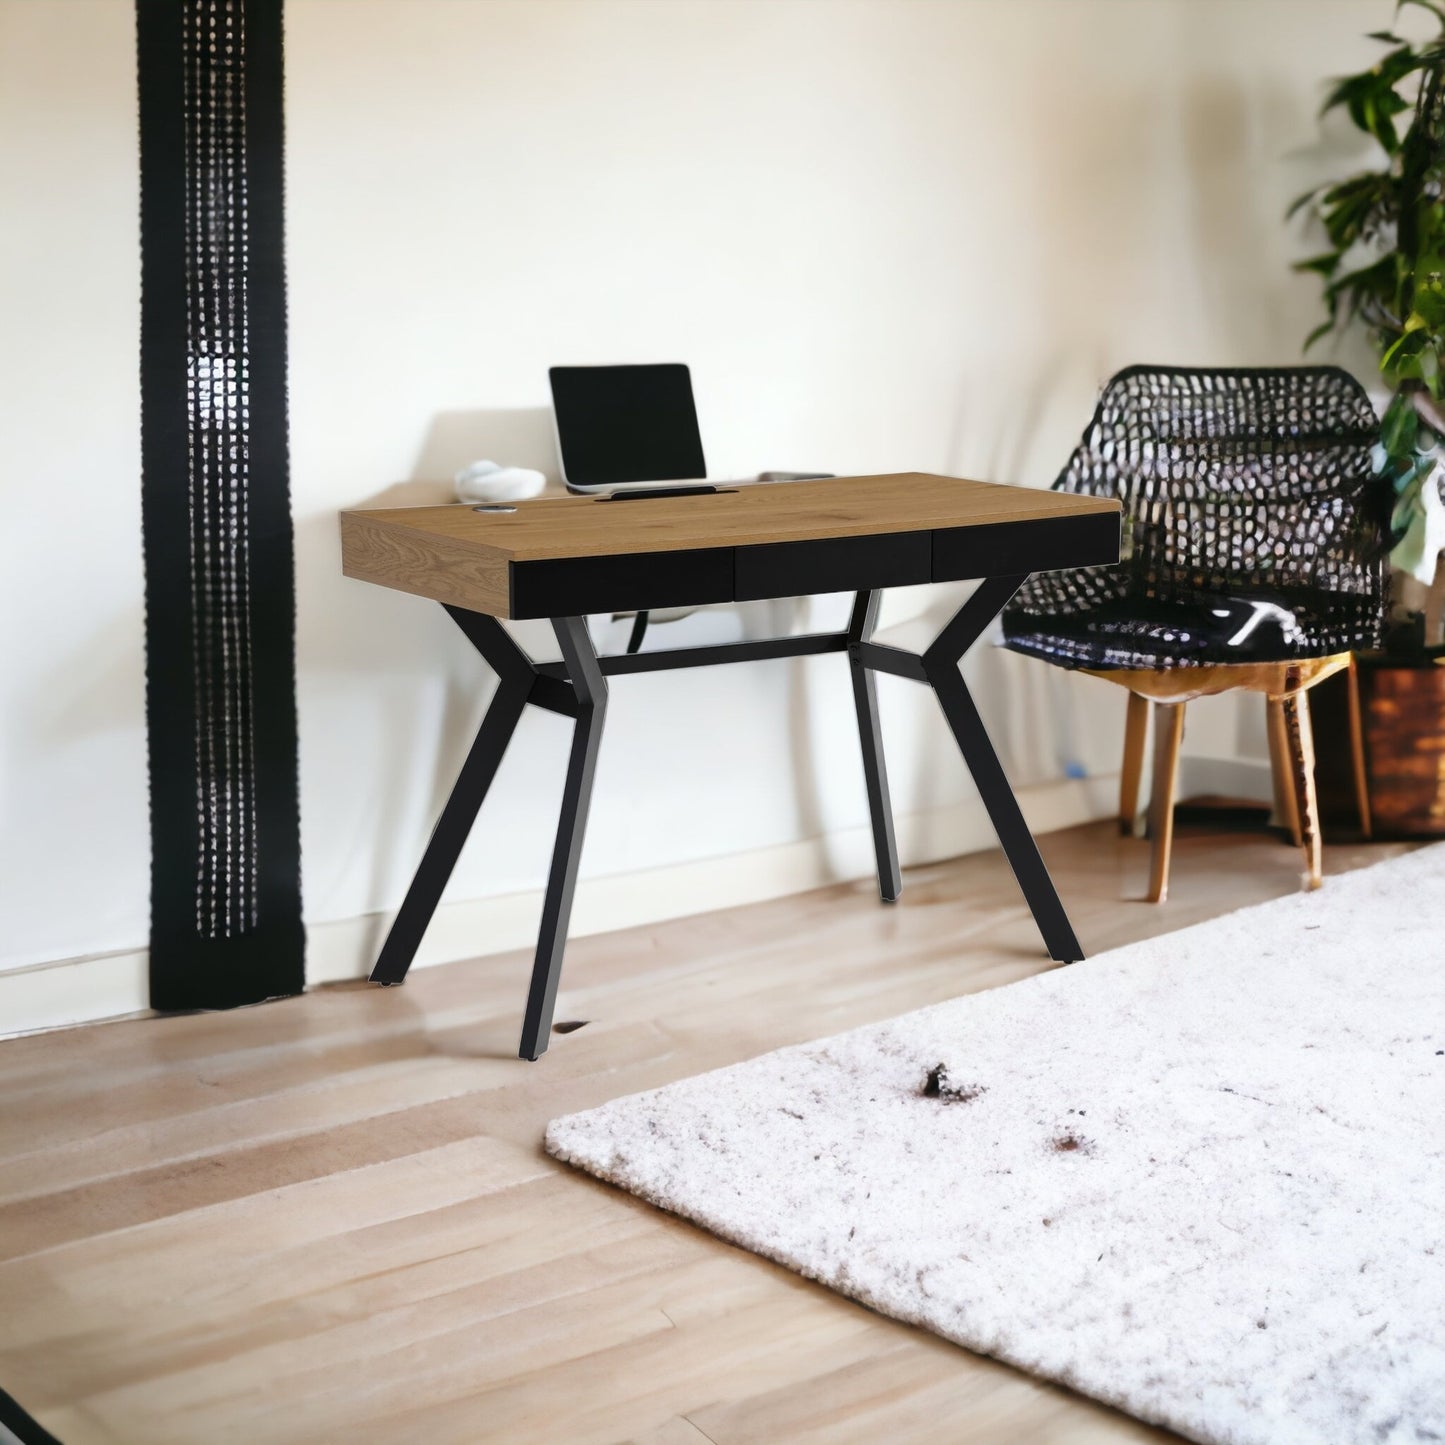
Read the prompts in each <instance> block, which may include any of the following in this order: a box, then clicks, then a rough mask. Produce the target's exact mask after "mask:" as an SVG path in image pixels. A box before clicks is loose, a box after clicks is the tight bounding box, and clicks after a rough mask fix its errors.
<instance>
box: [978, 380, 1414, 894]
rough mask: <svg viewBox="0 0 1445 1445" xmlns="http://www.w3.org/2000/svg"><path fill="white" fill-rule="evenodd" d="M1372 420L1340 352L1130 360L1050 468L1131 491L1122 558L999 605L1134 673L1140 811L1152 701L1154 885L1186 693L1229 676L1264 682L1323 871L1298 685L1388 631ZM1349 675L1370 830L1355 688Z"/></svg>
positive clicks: (1166, 833) (1301, 837)
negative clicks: (1314, 358) (1276, 364)
mask: <svg viewBox="0 0 1445 1445" xmlns="http://www.w3.org/2000/svg"><path fill="white" fill-rule="evenodd" d="M1378 438H1379V423H1378V421H1377V420H1376V418H1375V413H1374V408H1373V407H1372V406H1371V405H1370V401H1369V398H1368V397H1367V396H1366V395H1365V393H1364V390H1363V389H1362V388H1361V386H1360V384H1359V383H1358V382H1357V381H1355V380H1354V378H1353V377H1351V376H1350V375H1349V374H1348V373H1346V372H1344V371H1341V370H1340V369H1339V368H1338V367H1333V366H1318V367H1281V368H1276V369H1268V370H1244V369H1230V370H1204V369H1197V368H1189V367H1157V366H1131V367H1129V368H1128V369H1127V370H1124V371H1121V372H1119V374H1118V375H1117V376H1115V377H1114V378H1113V379H1112V380H1111V381H1110V382H1109V384H1108V386H1107V387H1106V388H1105V389H1104V393H1103V396H1102V397H1101V398H1100V400H1099V406H1098V409H1097V410H1096V411H1095V413H1094V419H1093V421H1091V422H1090V423H1089V427H1088V430H1087V431H1086V432H1085V433H1084V437H1083V440H1082V441H1081V442H1080V444H1079V447H1078V449H1077V450H1076V451H1075V452H1074V455H1073V457H1072V458H1071V459H1070V461H1069V464H1068V466H1067V467H1066V468H1065V469H1064V472H1063V475H1062V476H1061V477H1060V478H1059V479H1058V481H1057V482H1056V483H1055V484H1054V486H1055V490H1058V491H1065V492H1082V493H1087V494H1090V495H1094V496H1107V497H1117V498H1118V499H1119V500H1120V501H1121V502H1122V503H1123V507H1124V517H1123V552H1122V558H1121V560H1120V562H1119V564H1118V565H1117V566H1116V567H1090V568H1084V569H1081V570H1076V571H1073V572H1045V573H1040V574H1039V575H1037V576H1035V577H1033V578H1031V579H1030V580H1029V581H1028V582H1027V583H1025V585H1024V586H1023V588H1022V589H1021V590H1020V592H1019V594H1018V596H1017V597H1016V598H1015V599H1014V601H1013V602H1012V603H1011V604H1010V606H1009V608H1008V609H1007V610H1006V611H1005V613H1004V615H1003V628H1004V639H1005V642H1006V645H1007V646H1009V647H1011V648H1013V649H1014V650H1015V651H1017V652H1023V653H1027V654H1029V655H1030V656H1033V657H1041V658H1043V659H1045V660H1046V661H1048V662H1053V663H1057V664H1058V665H1059V666H1061V667H1068V668H1077V669H1081V670H1083V671H1087V672H1091V673H1094V674H1095V675H1097V676H1101V677H1105V678H1107V679H1108V680H1110V681H1112V682H1118V683H1121V684H1122V685H1123V686H1124V687H1126V688H1128V690H1129V712H1128V724H1127V728H1126V734H1125V747H1124V766H1123V770H1122V778H1121V784H1120V799H1119V813H1120V822H1121V825H1122V826H1124V827H1125V828H1128V829H1132V827H1133V824H1134V815H1135V811H1136V808H1137V804H1138V797H1139V775H1140V772H1141V770H1142V766H1143V756H1144V741H1145V732H1146V730H1147V726H1148V718H1149V704H1150V700H1152V701H1153V704H1154V707H1153V711H1154V719H1155V744H1154V787H1153V794H1152V798H1151V804H1150V832H1151V835H1152V837H1153V860H1152V867H1151V878H1150V887H1149V897H1150V898H1151V899H1152V900H1154V901H1156V902H1157V901H1159V900H1161V899H1163V898H1164V896H1165V895H1166V893H1167V890H1168V878H1169V851H1170V844H1171V841H1172V834H1173V821H1172V817H1173V799H1174V777H1175V773H1176V771H1177V767H1178V757H1179V744H1180V741H1181V739H1182V737H1183V726H1184V705H1185V703H1186V702H1188V701H1189V700H1190V699H1191V698H1195V697H1201V696H1204V695H1206V694H1209V693H1216V692H1223V691H1227V690H1229V689H1231V688H1235V687H1247V688H1252V689H1254V690H1256V691H1260V692H1263V693H1264V694H1265V696H1266V698H1267V700H1268V717H1269V724H1270V744H1271V754H1272V757H1273V759H1274V762H1275V785H1276V795H1277V799H1278V801H1279V802H1280V803H1281V805H1282V809H1283V811H1284V813H1285V816H1286V819H1287V820H1288V821H1289V823H1290V825H1291V830H1292V832H1293V833H1294V836H1295V839H1296V842H1297V843H1299V844H1300V845H1302V846H1303V847H1304V848H1305V850H1306V858H1307V863H1308V867H1309V876H1310V881H1311V884H1312V885H1318V882H1319V878H1320V850H1319V827H1318V818H1317V808H1316V803H1315V792H1314V777H1313V743H1312V740H1311V736H1310V728H1309V710H1308V704H1307V702H1306V701H1305V699H1304V694H1305V692H1306V690H1307V689H1308V688H1310V687H1312V686H1313V685H1314V684H1315V683H1317V682H1319V681H1320V680H1321V679H1322V678H1324V677H1326V676H1328V675H1329V674H1331V673H1333V672H1337V671H1339V670H1341V669H1342V668H1348V667H1351V666H1352V665H1353V664H1352V653H1353V651H1354V650H1355V649H1362V648H1369V647H1374V646H1376V645H1377V644H1378V642H1379V639H1380V631H1381V626H1382V623H1383V617H1384V605H1385V604H1384V550H1385V549H1384V546H1383V540H1384V535H1385V529H1386V528H1387V525H1388V508H1389V496H1388V484H1386V483H1383V482H1381V480H1380V479H1379V478H1377V477H1376V476H1375V474H1374V469H1373V466H1372V464H1371V457H1370V449H1371V447H1372V446H1373V445H1374V443H1375V442H1376V441H1377V440H1378ZM1350 694H1351V702H1352V706H1351V734H1352V743H1353V751H1354V761H1355V791H1356V797H1357V799H1358V803H1359V808H1360V817H1361V824H1362V826H1363V828H1364V830H1365V833H1366V835H1367V836H1368V833H1369V812H1368V802H1367V799H1366V795H1365V789H1364V762H1363V749H1362V744H1361V741H1360V728H1359V717H1358V707H1357V704H1356V702H1355V698H1356V693H1355V690H1354V689H1353V687H1352V688H1351V689H1350ZM1286 760H1287V761H1288V763H1289V765H1290V766H1289V767H1288V768H1286V766H1285V764H1286Z"/></svg>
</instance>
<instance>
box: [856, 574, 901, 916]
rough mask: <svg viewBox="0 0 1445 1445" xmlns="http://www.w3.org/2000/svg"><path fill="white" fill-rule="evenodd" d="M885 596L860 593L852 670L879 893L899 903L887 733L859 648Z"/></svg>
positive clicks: (870, 631)
mask: <svg viewBox="0 0 1445 1445" xmlns="http://www.w3.org/2000/svg"><path fill="white" fill-rule="evenodd" d="M882 597H883V594H882V593H881V592H860V593H859V594H858V597H857V600H856V601H855V602H854V604H853V617H852V620H851V621H850V622H849V624H848V666H849V669H850V671H851V672H852V674H853V704H854V706H855V707H856V708H857V709H858V741H859V743H860V744H861V745H862V749H863V778H864V781H865V782H866V783H867V785H868V816H869V818H870V819H871V821H872V824H873V851H874V854H875V855H876V856H877V859H878V892H879V894H880V896H881V897H882V899H883V901H884V902H885V903H896V902H897V901H898V895H899V894H900V893H902V892H903V878H902V875H901V874H900V873H899V871H898V843H897V841H896V839H895V838H894V836H893V805H892V803H891V802H890V800H889V797H888V768H887V765H886V764H885V762H884V760H883V732H882V728H881V726H880V724H879V720H878V687H877V683H876V681H875V679H874V677H873V673H872V670H871V669H869V668H867V667H864V666H863V659H862V656H861V654H860V651H859V648H860V645H861V644H862V643H865V642H867V641H869V639H870V638H872V636H873V629H874V628H875V627H876V626H877V625H878V604H879V602H880V601H881V600H882Z"/></svg>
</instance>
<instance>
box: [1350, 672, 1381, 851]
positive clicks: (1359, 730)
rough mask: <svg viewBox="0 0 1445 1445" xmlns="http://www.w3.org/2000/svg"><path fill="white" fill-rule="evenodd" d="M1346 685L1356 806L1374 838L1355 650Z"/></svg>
mask: <svg viewBox="0 0 1445 1445" xmlns="http://www.w3.org/2000/svg"><path fill="white" fill-rule="evenodd" d="M1345 686H1346V692H1347V694H1348V696H1349V700H1350V762H1351V764H1352V765H1353V767H1354V773H1355V807H1356V809H1357V810H1358V812H1359V815H1360V832H1361V833H1362V834H1363V835H1364V836H1365V837H1366V838H1373V837H1374V836H1375V825H1374V820H1373V819H1372V818H1371V816H1370V779H1369V775H1368V773H1366V771H1365V724H1364V719H1363V718H1362V717H1361V715H1360V672H1359V668H1358V667H1357V666H1356V664H1355V654H1354V653H1353V652H1352V653H1351V654H1350V670H1349V672H1348V674H1347V675H1346V677H1345Z"/></svg>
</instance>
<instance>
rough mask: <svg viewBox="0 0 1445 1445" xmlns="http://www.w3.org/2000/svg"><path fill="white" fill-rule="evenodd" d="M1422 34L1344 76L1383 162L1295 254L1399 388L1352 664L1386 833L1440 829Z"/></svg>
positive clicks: (1430, 112) (1442, 308)
mask: <svg viewBox="0 0 1445 1445" xmlns="http://www.w3.org/2000/svg"><path fill="white" fill-rule="evenodd" d="M1406 6H1414V7H1417V8H1418V9H1421V10H1424V11H1428V12H1429V14H1430V15H1431V16H1433V18H1434V20H1435V21H1436V24H1437V26H1438V29H1437V32H1436V33H1435V34H1434V35H1433V36H1431V37H1429V38H1428V39H1425V40H1421V41H1413V40H1408V39H1405V38H1404V37H1402V36H1400V35H1397V34H1395V33H1393V32H1392V31H1377V32H1375V33H1374V34H1373V35H1372V36H1371V37H1370V38H1371V39H1374V40H1378V41H1379V42H1381V44H1383V45H1384V46H1386V47H1387V50H1386V52H1385V54H1384V55H1383V56H1382V57H1381V58H1380V60H1379V61H1378V62H1377V63H1376V64H1375V65H1374V66H1372V67H1371V68H1370V69H1369V70H1366V71H1362V72H1361V73H1359V74H1357V75H1349V76H1345V77H1343V78H1342V79H1341V80H1339V81H1337V82H1336V83H1335V85H1334V86H1333V88H1332V89H1331V91H1330V93H1329V96H1328V98H1327V99H1326V101H1325V105H1324V110H1325V112H1329V111H1333V110H1343V111H1344V112H1346V113H1347V114H1348V116H1349V118H1350V120H1351V121H1352V122H1353V123H1354V125H1355V126H1356V127H1358V128H1359V129H1360V130H1362V131H1364V132H1365V133H1366V134H1367V135H1369V136H1371V137H1373V138H1374V140H1375V141H1377V142H1378V143H1379V147H1380V150H1381V152H1382V154H1381V156H1380V160H1379V163H1378V164H1376V165H1375V166H1373V167H1372V168H1370V169H1367V170H1363V171H1360V172H1358V173H1356V174H1354V175H1351V176H1347V177H1346V178H1344V179H1343V180H1339V181H1334V182H1331V183H1329V184H1326V185H1323V186H1320V187H1317V188H1315V189H1314V190H1311V191H1308V192H1306V194H1305V195H1303V196H1301V197H1300V198H1299V199H1298V200H1297V201H1296V202H1295V203H1294V205H1293V206H1292V207H1291V208H1290V214H1291V215H1293V214H1294V213H1295V212H1296V211H1299V210H1303V209H1306V208H1310V209H1312V210H1313V212H1314V214H1315V215H1316V217H1317V218H1318V221H1319V223H1320V224H1321V225H1322V227H1323V229H1324V232H1325V234H1326V236H1327V238H1328V241H1329V247H1328V249H1327V250H1325V251H1323V252H1321V253H1320V254H1318V255H1315V256H1312V257H1310V258H1309V259H1307V260H1304V261H1300V262H1299V263H1297V267H1296V269H1298V270H1302V271H1309V272H1313V273H1315V274H1316V275H1318V276H1319V277H1320V278H1321V280H1322V282H1323V300H1324V304H1325V309H1326V311H1327V313H1328V314H1327V316H1326V319H1325V320H1324V321H1323V322H1322V323H1321V324H1320V325H1319V326H1318V327H1316V328H1315V330H1314V331H1313V332H1312V333H1311V334H1310V336H1309V338H1308V339H1307V340H1306V342H1305V346H1306V349H1308V348H1309V346H1310V345H1312V344H1313V343H1314V342H1315V341H1317V340H1319V339H1320V338H1321V337H1322V336H1324V335H1326V334H1327V333H1329V332H1331V331H1340V330H1343V329H1345V328H1347V327H1352V326H1363V327H1364V328H1365V329H1366V331H1367V333H1368V335H1369V337H1370V339H1371V341H1372V342H1373V344H1374V346H1375V347H1376V349H1377V351H1378V353H1379V358H1380V371H1381V374H1382V376H1383V377H1384V379H1385V381H1386V383H1387V384H1388V385H1389V387H1390V388H1391V396H1390V400H1389V402H1388V404H1387V405H1386V407H1385V410H1384V415H1383V416H1382V418H1381V422H1380V441H1379V443H1378V445H1377V446H1376V448H1375V453H1374V458H1375V466H1376V469H1377V471H1378V472H1380V473H1381V474H1382V475H1384V476H1386V477H1388V478H1389V481H1390V483H1391V484H1392V486H1393V489H1394V496H1395V502H1394V510H1393V514H1392V516H1391V540H1392V550H1391V552H1390V565H1391V589H1390V591H1391V619H1390V625H1389V627H1388V629H1387V633H1386V639H1385V647H1384V650H1383V651H1382V652H1379V653H1375V654H1365V655H1362V656H1360V657H1359V658H1358V659H1357V661H1358V663H1359V666H1358V668H1357V669H1356V676H1357V677H1358V682H1359V687H1360V703H1361V708H1362V712H1363V716H1364V722H1365V745H1366V756H1367V763H1368V773H1369V780H1370V802H1371V809H1372V812H1373V814H1374V818H1375V823H1376V826H1377V828H1378V829H1379V830H1380V831H1382V832H1389V833H1397V834H1433V833H1445V665H1442V664H1445V645H1442V644H1445V638H1442V635H1441V627H1442V617H1445V565H1442V563H1441V551H1442V548H1445V8H1442V7H1441V6H1440V5H1439V4H1436V3H1435V0H1400V4H1399V6H1398V7H1397V13H1398V11H1399V10H1402V9H1404V8H1405V7H1406Z"/></svg>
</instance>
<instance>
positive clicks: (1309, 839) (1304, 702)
mask: <svg viewBox="0 0 1445 1445" xmlns="http://www.w3.org/2000/svg"><path fill="white" fill-rule="evenodd" d="M1282 702H1283V709H1282V710H1283V712H1284V720H1285V727H1286V729H1287V731H1288V734H1289V756H1290V767H1291V769H1292V771H1293V773H1294V780H1295V795H1296V797H1298V799H1299V814H1300V833H1301V835H1302V844H1301V846H1302V847H1303V848H1304V855H1305V886H1306V887H1308V888H1318V887H1319V886H1320V882H1321V881H1322V876H1323V870H1322V859H1321V857H1320V817H1319V804H1318V803H1317V802H1316V800H1315V742H1314V733H1313V731H1312V730H1311V728H1310V704H1309V698H1308V696H1307V695H1306V694H1305V693H1303V692H1295V693H1291V694H1290V695H1289V696H1288V697H1286V698H1284V699H1282Z"/></svg>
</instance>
